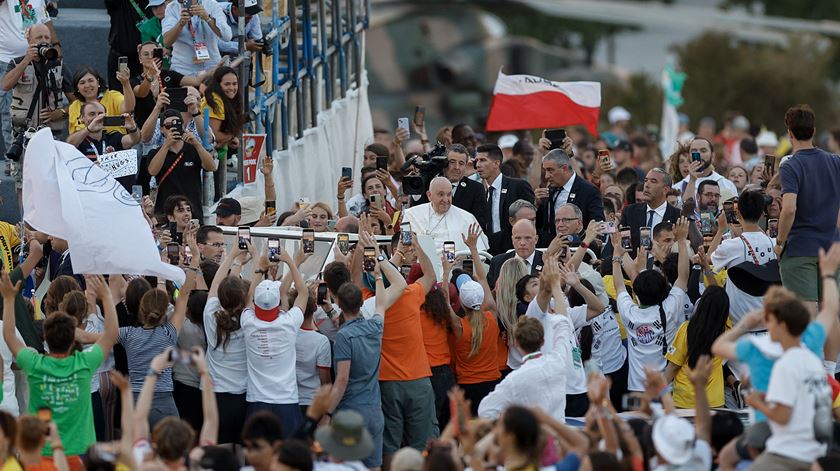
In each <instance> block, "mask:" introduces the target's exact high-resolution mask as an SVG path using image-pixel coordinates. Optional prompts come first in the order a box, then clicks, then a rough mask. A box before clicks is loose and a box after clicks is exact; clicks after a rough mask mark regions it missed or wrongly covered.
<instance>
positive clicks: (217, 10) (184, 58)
mask: <svg viewBox="0 0 840 471" xmlns="http://www.w3.org/2000/svg"><path fill="white" fill-rule="evenodd" d="M196 3H197V4H201V6H203V7H204V9H205V10H206V11H207V14H208V15H210V17H211V18H213V19H214V20H215V21H216V27H217V28H219V32H220V33H222V34H221V37H219V36H216V33H215V32H214V31H213V29H212V28H211V27H210V25H209V24H207V23H206V22H205V21H204V20H202V19H201V18H199V17H197V16H193V17H192V18H191V19H190V21H191V23H190V24H191V25H192V29H193V31H194V32H195V43H205V44H206V46H207V52H208V53H209V55H210V59H208V60H205V61H202V62H199V63H195V61H194V59H195V58H196V55H195V46H194V44H195V43H194V42H193V37H192V34H191V33H190V25H187V26H184V27H183V28H181V33H180V34H179V35H178V37H177V38H176V39H175V42H174V43H173V44H172V66H171V67H170V68H171V69H172V70H174V71H176V72H180V73H182V74H184V75H196V74H198V73H201V72H204V71H206V70H210V69H213V68H214V67H216V66H217V65H218V64H219V61H220V60H221V59H222V55H221V54H220V53H219V40H220V39H221V40H222V41H230V38H231V37H233V33H232V32H231V30H230V26H228V23H227V18H226V17H225V12H224V11H223V10H222V7H221V6H219V3H218V2H216V1H215V0H197V2H196ZM182 7H183V4H182V3H181V2H170V3H169V5H167V6H166V13H165V14H164V17H163V20H162V21H161V22H160V24H161V30H162V31H163V34H166V32H167V31H170V30H172V28H175V27H176V25H177V24H178V21H180V20H181V8H182Z"/></svg>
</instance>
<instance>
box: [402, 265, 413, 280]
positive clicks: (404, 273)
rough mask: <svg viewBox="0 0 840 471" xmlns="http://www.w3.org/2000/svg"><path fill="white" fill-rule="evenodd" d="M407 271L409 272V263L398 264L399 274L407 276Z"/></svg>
mask: <svg viewBox="0 0 840 471" xmlns="http://www.w3.org/2000/svg"><path fill="white" fill-rule="evenodd" d="M409 273H411V265H400V275H402V276H403V278H408V274H409Z"/></svg>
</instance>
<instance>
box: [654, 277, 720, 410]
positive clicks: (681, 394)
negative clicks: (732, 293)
mask: <svg viewBox="0 0 840 471" xmlns="http://www.w3.org/2000/svg"><path fill="white" fill-rule="evenodd" d="M727 319H729V296H728V295H727V294H726V291H725V290H724V289H723V288H720V287H718V286H710V287H708V288H706V290H705V291H704V292H703V296H701V297H700V299H699V300H698V301H697V307H696V308H695V310H694V315H693V316H692V317H691V320H688V321H685V322H683V323H682V325H680V327H679V329H677V333H676V335H674V341H673V343H671V346H670V347H669V348H668V354H667V355H665V359H666V360H668V366H666V367H665V378H666V379H667V380H668V382H673V383H674V385H673V387H674V405H675V406H676V407H679V408H681V409H693V408H694V385H693V384H692V383H691V379H690V378H689V376H688V372H689V370H692V369H694V366H695V365H696V364H697V359H698V358H700V356H701V355H709V356H711V355H712V343H713V342H714V341H715V339H717V338H718V337H719V336H720V335H721V334H723V332H724V330H726V321H727ZM706 396H707V397H708V398H709V407H723V367H722V365H721V359H720V357H712V374H711V375H709V379H708V381H707V382H706Z"/></svg>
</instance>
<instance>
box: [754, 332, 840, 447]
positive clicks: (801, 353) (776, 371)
mask: <svg viewBox="0 0 840 471" xmlns="http://www.w3.org/2000/svg"><path fill="white" fill-rule="evenodd" d="M765 401H766V402H767V403H768V404H770V403H776V404H782V405H785V406H788V407H791V408H792V409H793V410H792V414H791V416H790V421H789V422H788V423H787V425H782V424H779V423H776V422H773V421H772V420H771V421H770V430H771V431H772V435H771V436H770V438H769V439H768V440H767V449H768V450H773V453H776V454H779V455H782V456H786V457H788V458H792V459H795V460H799V461H806V462H808V463H811V462H813V461H814V460H816V459H817V458H819V457H820V456H823V455H825V452H826V445H825V444H824V443H820V442H818V441H817V440H816V439H815V438H814V425H815V424H814V419H818V418H827V419H828V427H829V430H830V427H831V388H830V387H829V386H828V382H827V381H826V379H825V371H824V370H823V364H822V361H821V360H820V359H819V358H817V356H816V355H814V354H813V353H812V352H811V351H810V350H808V349H807V348H803V347H801V346H799V347H794V348H790V349H788V350H786V351H785V353H784V354H783V355H782V356H781V358H779V359H778V360H776V363H775V364H774V365H773V370H772V372H771V373H770V385H769V386H768V388H767V396H766V399H765Z"/></svg>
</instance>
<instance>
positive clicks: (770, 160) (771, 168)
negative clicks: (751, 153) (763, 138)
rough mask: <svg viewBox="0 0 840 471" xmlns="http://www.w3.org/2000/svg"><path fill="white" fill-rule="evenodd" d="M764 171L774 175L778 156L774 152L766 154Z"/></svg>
mask: <svg viewBox="0 0 840 471" xmlns="http://www.w3.org/2000/svg"><path fill="white" fill-rule="evenodd" d="M764 171H765V172H767V174H768V175H770V176H773V174H774V173H775V171H776V156H775V155H773V154H764Z"/></svg>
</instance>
